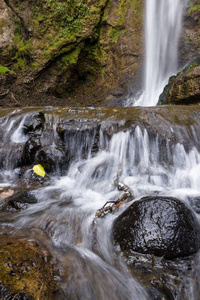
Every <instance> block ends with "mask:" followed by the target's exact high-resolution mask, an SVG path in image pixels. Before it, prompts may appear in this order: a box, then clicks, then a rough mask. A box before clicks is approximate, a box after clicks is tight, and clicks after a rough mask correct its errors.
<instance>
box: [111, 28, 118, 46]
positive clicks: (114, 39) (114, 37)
mask: <svg viewBox="0 0 200 300" xmlns="http://www.w3.org/2000/svg"><path fill="white" fill-rule="evenodd" d="M110 35H111V37H112V42H113V43H116V42H117V40H118V37H119V30H118V29H117V28H113V29H112V30H111V32H110Z"/></svg>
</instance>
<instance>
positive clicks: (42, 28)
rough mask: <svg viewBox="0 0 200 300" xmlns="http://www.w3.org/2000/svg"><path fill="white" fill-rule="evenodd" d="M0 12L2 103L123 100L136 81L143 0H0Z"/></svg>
mask: <svg viewBox="0 0 200 300" xmlns="http://www.w3.org/2000/svg"><path fill="white" fill-rule="evenodd" d="M0 12H1V18H0V32H1V38H0V66H1V68H0V70H2V72H1V71H0V72H1V74H0V101H1V102H0V104H1V105H2V106H7V105H8V106H9V105H10V106H13V105H17V106H24V105H120V104H122V98H124V97H125V95H127V93H128V92H129V91H130V92H134V91H137V90H138V89H139V88H140V84H141V65H142V63H141V62H142V57H143V52H142V51H143V50H142V49H143V34H142V32H143V0H121V1H114V0H98V1H94V0H71V1H69V0H68V1H61V0H57V1H56V0H40V1H39V0H23V1H18V0H4V1H1V3H0ZM5 68H6V69H5ZM3 73H4V74H3ZM130 87H131V88H130Z"/></svg>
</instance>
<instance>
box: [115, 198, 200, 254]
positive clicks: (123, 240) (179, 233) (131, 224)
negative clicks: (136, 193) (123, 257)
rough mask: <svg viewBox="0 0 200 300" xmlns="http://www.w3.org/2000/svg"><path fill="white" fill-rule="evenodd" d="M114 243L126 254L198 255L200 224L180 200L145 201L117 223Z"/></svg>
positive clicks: (132, 205) (139, 203) (140, 202)
mask: <svg viewBox="0 0 200 300" xmlns="http://www.w3.org/2000/svg"><path fill="white" fill-rule="evenodd" d="M113 236H114V242H115V244H116V245H120V247H121V250H122V251H125V252H130V251H135V252H139V253H144V254H146V253H148V254H154V255H156V256H163V257H164V258H166V259H172V258H177V257H184V256H189V255H191V254H194V253H195V252H197V251H198V249H199V248H200V224H199V222H198V219H197V218H196V216H195V214H194V213H193V212H192V211H191V210H190V209H189V207H188V206H187V205H186V204H184V203H183V202H181V201H180V200H178V199H176V198H171V197H159V196H152V197H144V198H142V199H140V200H139V201H135V202H133V203H132V204H131V205H130V206H129V207H128V208H127V209H126V210H125V211H124V212H123V213H122V214H121V215H120V216H119V217H118V218H117V219H116V221H115V223H114V228H113Z"/></svg>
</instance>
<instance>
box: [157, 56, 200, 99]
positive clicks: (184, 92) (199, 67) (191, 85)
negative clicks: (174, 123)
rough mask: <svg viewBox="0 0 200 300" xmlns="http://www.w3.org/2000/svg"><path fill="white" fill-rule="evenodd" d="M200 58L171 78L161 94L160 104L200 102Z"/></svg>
mask: <svg viewBox="0 0 200 300" xmlns="http://www.w3.org/2000/svg"><path fill="white" fill-rule="evenodd" d="M199 62H200V59H197V60H196V61H195V62H193V63H192V64H191V65H189V66H188V67H187V68H185V69H184V70H183V71H182V72H180V73H178V74H177V76H172V77H171V78H170V79H169V82H168V85H167V86H166V87H165V88H164V91H163V93H162V94H161V95H160V98H159V103H160V104H194V103H199V102H200V63H199Z"/></svg>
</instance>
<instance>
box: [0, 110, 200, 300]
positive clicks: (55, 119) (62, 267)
mask: <svg viewBox="0 0 200 300" xmlns="http://www.w3.org/2000/svg"><path fill="white" fill-rule="evenodd" d="M199 124H200V109H199V108H198V107H190V109H188V108H187V107H182V108H179V107H178V108H175V107H169V108H168V107H165V108H159V107H155V108H149V109H148V108H117V109H114V111H113V109H112V108H107V109H92V108H85V109H72V108H69V109H67V108H65V109H64V108H50V107H49V108H46V109H44V108H42V109H41V108H28V109H22V110H20V109H19V110H2V111H1V118H0V128H1V147H0V160H1V161H0V166H1V173H0V179H1V183H0V187H1V188H7V189H8V188H9V189H10V190H14V191H15V193H18V192H22V191H23V192H26V193H27V194H26V201H21V200H19V199H18V200H17V201H18V206H17V207H16V203H15V205H13V204H12V203H11V201H10V202H9V199H12V196H11V198H9V197H8V200H4V202H3V204H1V210H0V228H1V231H2V233H5V232H6V233H10V234H12V235H15V236H17V237H20V236H26V238H27V237H29V238H31V239H34V240H35V241H37V242H38V243H40V244H42V245H44V246H45V247H46V248H47V249H48V250H49V251H50V253H51V255H52V256H53V257H56V258H57V259H58V261H59V272H60V275H59V276H58V278H59V280H58V282H59V286H60V288H61V289H62V291H63V293H64V296H63V299H99V300H100V299H135V300H138V299H194V300H196V299H198V295H199V290H198V288H197V286H196V284H197V283H196V280H197V278H198V273H199V268H198V267H197V266H198V265H199V259H198V254H197V255H195V256H194V257H189V258H188V259H186V258H184V259H183V260H182V259H175V260H172V261H171V262H170V261H167V260H162V259H160V258H157V261H156V257H155V258H154V262H153V256H151V255H150V256H149V255H147V256H145V255H140V254H137V253H135V256H134V254H133V253H132V255H131V256H130V257H129V258H128V260H129V264H127V263H125V260H124V258H123V256H121V255H119V249H116V247H115V246H114V244H113V239H112V224H113V222H114V220H115V219H116V217H117V216H118V215H119V214H121V213H122V211H123V210H125V209H126V207H128V206H129V205H130V203H125V204H124V205H123V206H122V207H120V208H119V210H118V211H116V212H115V213H113V214H108V215H107V216H106V217H104V218H102V219H99V220H98V227H97V235H96V240H97V247H96V249H95V250H94V249H93V247H92V243H93V232H92V221H93V219H94V216H95V213H96V211H97V210H98V209H100V208H101V207H102V206H103V205H104V204H105V203H106V202H107V201H113V200H117V199H118V198H119V197H120V195H122V193H123V192H122V191H119V190H118V189H117V188H116V186H115V185H114V184H113V180H114V178H115V177H116V173H117V172H119V170H120V181H121V182H123V183H124V184H126V185H127V186H128V187H130V188H131V190H132V191H133V194H134V200H132V201H136V200H138V199H140V198H141V197H143V196H147V195H165V196H173V197H177V198H179V199H180V200H181V201H183V202H184V203H186V204H187V205H189V206H190V207H191V209H192V210H194V211H195V214H196V216H197V217H198V216H199V214H198V213H199V210H198V209H199V206H198V205H199V202H198V201H199V197H200V176H199V166H200V152H199V150H200V145H199V132H200V130H199V129H200V128H199ZM33 138H34V141H38V147H36V150H35V152H34V151H32V150H31V149H32V148H31V147H29V148H27V147H28V145H30V144H31V141H33ZM58 149H59V150H60V152H59V155H58ZM61 149H62V151H64V155H63V156H68V157H69V160H68V161H67V163H66V164H65V163H64V161H62V163H61V164H58V162H59V160H61V159H63V156H62V155H61V154H60V153H61ZM31 151H32V157H31V159H30V157H29V156H28V155H30V153H31ZM41 151H43V153H46V155H47V158H48V159H49V157H50V156H53V157H54V159H55V161H54V162H53V160H48V159H47V158H44V155H43V156H41V155H39V153H41ZM45 151H46V152H45ZM25 154H26V155H25ZM24 157H26V159H25V158H24ZM27 157H28V158H29V160H27ZM37 163H41V165H44V166H45V164H46V165H47V166H53V165H54V167H53V168H52V169H51V170H49V172H48V180H47V181H44V182H37V181H35V180H34V179H33V178H32V177H30V172H32V167H33V165H35V164H37ZM23 168H24V170H23ZM47 169H48V168H47ZM33 199H34V201H33ZM20 201H21V202H20ZM13 203H14V202H13ZM131 203H132V202H131ZM20 205H21V206H20ZM131 260H133V261H134V263H131V262H130V261H131ZM155 261H156V263H155ZM136 262H137V263H136ZM188 265H189V266H190V267H189V266H188ZM191 265H192V266H193V267H192V266H191ZM133 266H134V268H135V267H136V269H135V270H132V271H130V270H131V268H132V267H133ZM138 266H140V267H138ZM141 266H143V267H142V268H141ZM147 266H149V267H148V269H150V268H152V270H151V272H150V273H148V272H147V270H146V269H147ZM134 268H133V269H134ZM172 268H173V271H172ZM139 269H140V272H142V275H141V274H138V273H137V272H138V270H139ZM188 269H190V272H189V271H187V272H185V270H188ZM160 272H163V274H164V275H165V276H167V281H166V282H165V283H163V282H162V287H161V288H158V290H159V295H157V294H156V291H157V288H155V287H154V286H153V283H152V282H153V279H152V278H154V280H155V276H158V278H157V280H158V281H159V280H161V278H162V276H164V275H162V276H161V274H160ZM182 272H183V274H182ZM175 273H177V274H176V275H175ZM58 278H57V279H58ZM180 278H181V281H180V282H178V280H180ZM144 279H145V280H144ZM174 279H175V280H174ZM151 283H152V287H149V286H151ZM151 290H153V291H151ZM166 290H167V292H166ZM196 293H197V296H196ZM168 294H170V295H171V296H168ZM161 295H162V296H161ZM183 295H184V298H183ZM159 297H160V298H159ZM161 297H166V298H161ZM61 298H62V297H61ZM61 298H60V299H61Z"/></svg>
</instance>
